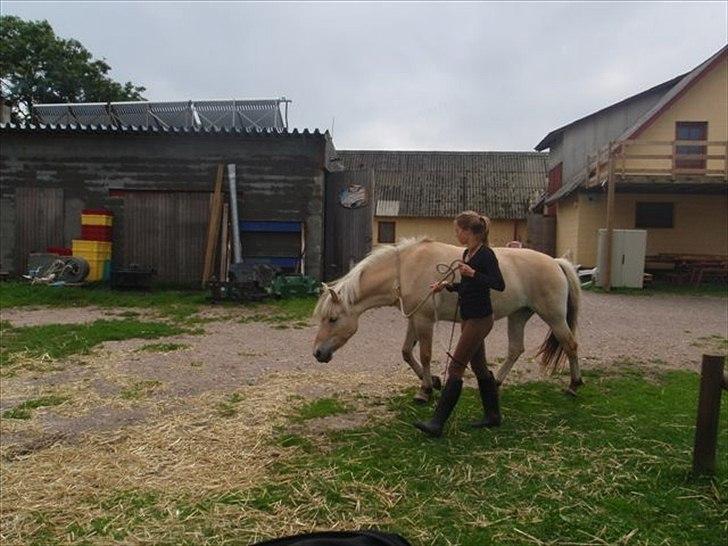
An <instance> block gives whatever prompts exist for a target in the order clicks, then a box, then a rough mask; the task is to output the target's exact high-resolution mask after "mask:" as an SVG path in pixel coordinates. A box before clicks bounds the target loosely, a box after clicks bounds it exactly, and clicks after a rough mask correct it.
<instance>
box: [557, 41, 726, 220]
mask: <svg viewBox="0 0 728 546" xmlns="http://www.w3.org/2000/svg"><path fill="white" fill-rule="evenodd" d="M726 53H728V46H724V47H722V48H721V49H720V51H718V52H717V53H715V54H714V55H712V56H711V57H710V58H709V59H707V60H706V61H704V62H702V63H700V65H698V66H697V67H696V68H695V69H693V70H691V71H690V72H688V73H687V74H683V75H682V76H678V77H677V78H675V80H671V81H677V83H676V84H674V85H673V86H672V87H671V88H670V89H669V91H667V92H666V93H665V95H663V97H662V98H661V99H660V100H659V101H658V102H657V104H655V105H654V106H653V107H652V108H650V110H648V111H647V112H645V113H644V114H643V115H642V116H641V117H640V118H639V119H638V120H637V121H636V122H635V123H634V124H633V125H632V126H631V127H629V128H627V129H626V130H625V131H624V132H623V133H622V134H621V135H620V136H619V138H618V139H617V140H616V142H620V141H622V140H627V139H629V138H632V137H634V136H635V135H636V134H638V133H639V131H640V130H641V129H642V128H643V127H645V126H646V125H647V124H649V123H651V122H652V121H653V120H654V119H655V118H656V117H657V116H659V114H660V113H661V112H662V111H663V110H664V109H665V108H666V107H667V106H668V105H670V104H672V102H673V101H674V100H676V98H677V97H679V96H681V94H682V93H684V92H685V91H686V90H687V89H688V88H689V87H690V86H691V85H692V84H693V83H695V82H696V81H697V80H698V79H699V78H700V77H701V76H702V75H703V73H704V72H705V71H707V70H709V69H711V68H714V67H715V65H716V62H717V61H719V60H720V59H721V58H722V57H723V56H725V55H726ZM649 91H651V90H649ZM646 92H647V91H646ZM623 102H624V101H623ZM619 104H622V103H618V104H615V105H613V106H618V105H619ZM586 179H587V172H586V169H583V170H582V171H581V172H579V173H577V174H576V175H575V176H573V177H572V178H571V180H568V181H567V182H566V183H565V184H564V185H563V186H562V187H561V188H559V190H558V191H556V192H555V193H554V194H553V195H549V196H547V197H546V200H545V203H546V204H547V205H550V204H552V203H555V202H556V201H558V200H559V199H561V198H563V197H566V196H568V195H569V194H571V193H572V192H573V191H574V190H576V189H577V188H579V187H580V186H581V185H582V184H584V183H585V182H586Z"/></svg>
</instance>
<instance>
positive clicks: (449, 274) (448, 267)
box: [394, 249, 462, 381]
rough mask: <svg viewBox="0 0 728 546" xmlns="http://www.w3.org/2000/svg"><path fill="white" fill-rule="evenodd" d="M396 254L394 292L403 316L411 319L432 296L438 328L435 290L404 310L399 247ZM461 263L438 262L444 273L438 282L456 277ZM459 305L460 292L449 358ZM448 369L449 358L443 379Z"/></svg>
mask: <svg viewBox="0 0 728 546" xmlns="http://www.w3.org/2000/svg"><path fill="white" fill-rule="evenodd" d="M396 256H397V277H396V279H395V281H394V292H395V294H396V295H397V299H398V300H399V310H400V311H401V312H402V316H403V317H405V318H406V319H409V318H410V317H411V316H412V315H414V314H415V313H416V312H417V311H418V310H419V309H420V307H422V306H423V305H424V303H425V302H426V301H427V300H428V299H429V298H430V296H432V303H433V308H434V310H435V329H437V326H438V324H439V322H440V320H439V317H438V316H437V302H436V301H435V292H434V290H432V289H430V291H429V292H427V294H425V295H424V296H423V297H422V298H421V299H420V301H419V302H418V303H417V305H416V306H415V308H414V309H412V310H411V311H410V312H409V313H407V312H406V311H405V310H404V301H403V300H402V290H401V286H400V282H399V277H400V270H401V262H400V257H399V249H397V250H396ZM459 263H462V260H459V259H458V260H453V261H452V262H450V264H445V263H439V264H437V265H436V266H435V270H436V271H437V272H438V273H440V275H442V277H440V280H439V281H438V282H442V281H444V280H445V279H448V278H452V279H455V266H456V264H459ZM459 305H460V294H458V301H457V303H456V304H455V313H454V314H453V317H452V328H451V329H450V341H449V342H448V346H447V349H445V354H446V355H447V356H448V357H449V358H453V356H452V354H450V351H451V349H452V340H453V337H455V322H456V320H457V315H458V306H459ZM434 337H435V339H437V342H438V343H439V344H440V345H442V344H441V343H440V340H439V337H438V336H434ZM453 360H454V359H453ZM447 370H448V365H447V360H445V369H444V371H443V373H442V377H443V381H447Z"/></svg>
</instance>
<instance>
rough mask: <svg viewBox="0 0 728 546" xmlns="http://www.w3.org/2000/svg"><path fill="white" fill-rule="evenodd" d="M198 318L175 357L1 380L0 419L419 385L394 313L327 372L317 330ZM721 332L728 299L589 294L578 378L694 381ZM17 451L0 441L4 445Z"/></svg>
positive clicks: (52, 426)
mask: <svg viewBox="0 0 728 546" xmlns="http://www.w3.org/2000/svg"><path fill="white" fill-rule="evenodd" d="M203 313H204V314H205V315H207V316H208V317H210V316H212V317H214V318H215V319H216V320H215V321H213V322H208V323H206V324H205V325H204V328H205V333H204V334H203V335H182V336H175V337H171V338H164V339H163V340H160V341H163V342H165V343H168V342H169V343H175V344H179V345H181V346H182V347H181V348H180V349H178V350H174V351H171V352H166V353H165V352H161V353H160V352H144V351H142V352H140V351H138V349H139V348H140V347H141V346H143V345H145V344H148V343H149V342H148V341H146V340H141V339H133V340H126V341H119V342H107V343H105V344H104V345H103V346H101V348H99V349H97V350H96V351H95V352H94V354H92V355H88V356H84V357H81V358H74V359H72V360H71V361H70V362H69V363H66V364H64V363H61V367H62V368H63V369H61V370H58V371H54V372H23V373H21V374H19V375H17V376H14V377H9V378H5V379H3V381H2V393H1V394H0V411H4V410H6V409H8V408H11V407H13V406H15V405H17V404H18V403H20V402H22V401H24V400H27V399H30V398H32V397H37V396H41V395H43V394H44V393H48V392H63V393H70V394H69V397H70V398H71V399H72V402H70V403H69V404H64V405H63V406H61V407H59V408H47V409H40V410H37V412H38V417H39V419H37V420H34V421H36V422H35V426H36V427H38V428H39V430H38V432H41V431H42V432H43V433H45V434H49V435H58V434H61V435H68V434H71V435H77V434H79V433H83V432H91V431H94V430H107V429H115V428H119V427H124V426H126V425H129V424H131V423H138V422H140V421H144V420H145V419H147V418H148V417H149V416H150V415H152V414H156V413H158V412H159V411H164V412H174V411H175V409H174V408H175V407H180V406H184V404H185V399H186V398H189V397H197V396H201V395H205V394H208V393H217V394H226V393H232V392H235V391H236V390H238V389H240V388H241V387H250V386H255V385H262V384H265V383H266V381H267V380H268V378H270V377H271V376H275V377H277V378H280V377H286V376H290V377H291V378H292V380H291V382H290V391H291V392H290V394H294V395H299V396H303V397H306V398H311V397H322V396H331V395H336V394H338V393H340V392H342V389H343V390H345V391H350V392H352V393H356V392H374V393H381V392H394V391H397V390H399V389H401V388H402V387H405V386H415V385H416V384H417V381H416V378H415V376H414V374H412V372H411V371H410V370H409V368H408V366H407V365H406V364H404V363H403V362H402V360H401V357H400V348H401V343H402V340H403V336H404V324H405V323H404V319H403V318H402V317H401V316H400V315H399V313H398V311H397V310H395V309H394V308H386V309H379V310H375V311H371V312H369V313H367V314H365V315H364V316H363V317H362V319H361V322H360V328H359V332H358V333H357V334H356V335H355V336H354V337H353V338H352V339H351V340H350V341H349V343H348V344H347V345H346V346H344V347H343V348H342V349H341V350H339V351H338V353H337V354H336V355H335V356H334V359H333V360H332V361H331V362H329V363H328V364H319V363H317V362H316V361H315V360H314V358H313V357H312V355H311V352H312V351H311V349H312V340H313V338H314V336H315V333H316V325H315V324H313V323H312V324H311V325H310V326H308V327H304V328H299V329H293V328H287V329H280V328H276V327H274V326H271V325H269V324H265V323H242V322H239V316H240V314H239V313H238V312H237V311H236V310H235V309H225V310H220V309H210V310H206V311H205V312H203ZM102 317H104V318H113V317H114V312H113V311H102V310H99V309H94V308H89V309H65V310H62V309H49V310H42V309H41V310H38V309H36V310H26V311H23V310H21V309H16V310H11V311H8V312H3V313H2V318H3V320H8V321H10V323H11V324H12V325H14V326H21V325H28V324H41V323H48V322H57V323H70V322H83V321H92V320H96V319H98V318H102ZM727 331H728V313H727V310H726V300H725V299H721V298H714V297H697V296H695V297H691V296H667V295H666V296H652V297H637V296H622V295H610V296H605V295H603V294H595V293H585V294H584V297H583V303H582V309H581V316H580V330H579V342H580V357H581V363H582V369H583V370H590V369H595V368H599V367H605V366H609V365H610V364H611V363H613V362H615V361H620V362H621V363H622V364H623V365H627V366H636V367H640V368H645V367H646V368H657V369H678V368H683V369H685V368H686V369H691V370H697V369H698V367H699V362H700V357H701V354H702V353H703V352H710V351H711V350H716V349H720V348H723V349H724V345H725V341H721V340H725V338H726V336H727V334H728V332H727ZM546 332H547V328H546V326H545V324H544V323H543V322H542V321H541V320H540V319H539V318H538V317H534V318H532V319H531V321H530V322H529V323H528V325H527V327H526V353H525V354H524V355H523V356H522V357H521V359H520V360H519V362H517V363H516V365H515V366H514V368H513V370H512V372H511V375H510V376H509V377H508V379H507V381H506V388H507V383H508V382H520V381H529V380H537V379H539V378H540V377H541V376H540V371H539V367H538V364H537V363H536V362H535V361H534V360H533V358H532V357H533V355H534V353H535V352H536V349H537V347H538V345H539V344H540V342H541V341H542V340H543V339H544V336H545V335H546ZM449 335H450V324H449V323H440V325H439V326H438V327H437V330H436V338H437V341H436V343H435V347H434V359H433V373H440V372H441V371H442V368H443V364H444V352H445V348H446V345H447V343H448V339H449ZM721 344H722V345H721ZM719 345H720V347H719ZM506 350H507V329H506V321H505V320H502V321H499V322H498V323H497V324H496V326H495V328H494V330H493V332H492V333H491V335H490V336H489V338H488V340H487V353H488V360H489V362H490V364H491V366H492V367H493V368H495V367H497V366H498V365H499V363H500V362H501V361H502V358H503V357H504V356H505V354H506ZM294 378H295V379H294ZM469 380H470V381H471V382H472V381H473V378H472V377H471V378H470V379H469ZM563 381H566V379H563ZM140 385H141V388H143V389H146V391H145V392H146V394H147V396H145V397H143V400H139V401H137V402H135V403H134V404H132V405H130V407H120V406H119V404H118V403H116V404H115V403H114V401H115V400H117V399H118V397H119V394H120V393H121V392H122V391H123V390H124V389H128V388H130V386H140ZM117 401H118V400H117ZM64 413H65V414H67V415H64ZM5 432H8V431H7V430H6V431H5ZM18 432H20V431H18ZM24 432H27V430H25V431H24ZM21 436H25V434H21ZM20 440H22V439H21V438H20V437H15V435H14V434H6V435H4V438H3V440H2V444H5V445H6V446H7V443H8V442H10V443H14V441H20Z"/></svg>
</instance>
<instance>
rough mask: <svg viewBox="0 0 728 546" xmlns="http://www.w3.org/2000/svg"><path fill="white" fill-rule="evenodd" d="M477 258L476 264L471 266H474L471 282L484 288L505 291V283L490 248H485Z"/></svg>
mask: <svg viewBox="0 0 728 546" xmlns="http://www.w3.org/2000/svg"><path fill="white" fill-rule="evenodd" d="M479 258H480V259H479V260H478V262H477V263H476V264H473V265H474V266H475V267H474V269H475V274H474V275H473V280H474V281H475V282H476V284H479V285H481V286H483V287H485V288H492V289H493V290H497V291H498V292H503V290H505V289H506V283H505V281H504V280H503V275H502V274H501V270H500V267H499V266H498V258H496V257H495V252H493V250H492V249H490V248H486V249H485V251H484V252H482V253H481V256H479Z"/></svg>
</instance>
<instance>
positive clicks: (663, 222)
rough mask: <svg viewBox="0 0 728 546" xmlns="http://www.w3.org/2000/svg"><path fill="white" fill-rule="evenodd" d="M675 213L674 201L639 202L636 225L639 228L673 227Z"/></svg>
mask: <svg viewBox="0 0 728 546" xmlns="http://www.w3.org/2000/svg"><path fill="white" fill-rule="evenodd" d="M674 215H675V207H674V203H637V209H636V213H635V221H634V225H635V227H638V228H671V227H673V226H674Z"/></svg>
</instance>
